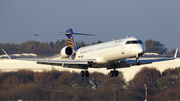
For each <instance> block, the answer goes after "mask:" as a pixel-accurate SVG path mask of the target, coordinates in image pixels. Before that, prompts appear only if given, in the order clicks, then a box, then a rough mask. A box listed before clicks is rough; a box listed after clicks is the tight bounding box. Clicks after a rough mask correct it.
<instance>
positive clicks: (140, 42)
mask: <svg viewBox="0 0 180 101" xmlns="http://www.w3.org/2000/svg"><path fill="white" fill-rule="evenodd" d="M126 44H143V42H142V41H141V40H135V41H127V42H126Z"/></svg>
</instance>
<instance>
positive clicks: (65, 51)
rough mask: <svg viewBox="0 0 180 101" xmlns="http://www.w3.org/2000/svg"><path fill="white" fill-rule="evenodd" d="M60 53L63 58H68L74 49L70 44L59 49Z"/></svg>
mask: <svg viewBox="0 0 180 101" xmlns="http://www.w3.org/2000/svg"><path fill="white" fill-rule="evenodd" d="M60 54H61V56H62V57H63V58H68V57H70V56H71V55H73V54H74V49H73V48H72V47H70V46H65V47H63V48H62V49H61V52H60Z"/></svg>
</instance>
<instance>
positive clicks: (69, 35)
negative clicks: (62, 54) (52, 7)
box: [66, 29, 76, 50]
mask: <svg viewBox="0 0 180 101" xmlns="http://www.w3.org/2000/svg"><path fill="white" fill-rule="evenodd" d="M66 32H67V33H70V34H66V36H67V37H68V44H69V46H71V47H72V48H73V49H74V50H75V47H76V45H75V43H74V39H73V35H72V34H73V30H72V29H68V30H67V31H66Z"/></svg>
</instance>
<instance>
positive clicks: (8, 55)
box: [2, 49, 12, 59]
mask: <svg viewBox="0 0 180 101" xmlns="http://www.w3.org/2000/svg"><path fill="white" fill-rule="evenodd" d="M2 50H3V52H4V53H5V54H6V56H7V57H8V58H10V59H12V58H11V57H10V56H9V55H8V54H7V53H6V51H5V50H4V49H2Z"/></svg>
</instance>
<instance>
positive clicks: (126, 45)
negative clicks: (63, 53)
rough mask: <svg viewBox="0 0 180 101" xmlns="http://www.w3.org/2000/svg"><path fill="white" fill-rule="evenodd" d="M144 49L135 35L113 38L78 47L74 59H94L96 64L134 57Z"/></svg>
mask: <svg viewBox="0 0 180 101" xmlns="http://www.w3.org/2000/svg"><path fill="white" fill-rule="evenodd" d="M144 51H145V45H144V44H143V43H142V41H141V40H140V39H138V38H135V37H130V38H124V39H119V40H113V41H110V42H105V43H101V44H97V45H91V46H86V47H82V48H80V49H78V51H77V52H76V58H75V59H96V63H97V64H106V63H108V62H111V61H114V60H121V59H127V58H131V57H136V56H137V55H138V54H142V53H143V52H144Z"/></svg>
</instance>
